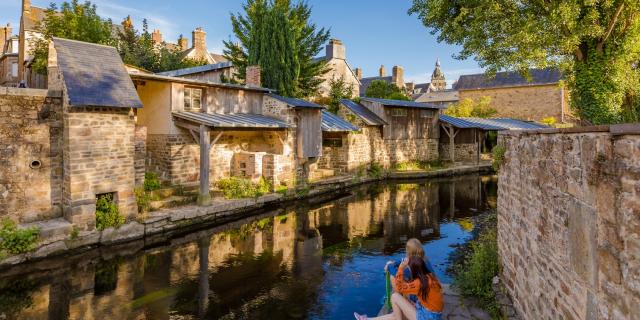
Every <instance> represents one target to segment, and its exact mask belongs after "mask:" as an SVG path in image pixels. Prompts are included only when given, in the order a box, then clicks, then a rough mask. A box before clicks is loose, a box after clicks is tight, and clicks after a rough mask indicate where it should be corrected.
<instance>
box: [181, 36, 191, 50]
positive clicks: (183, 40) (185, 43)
mask: <svg viewBox="0 0 640 320" xmlns="http://www.w3.org/2000/svg"><path fill="white" fill-rule="evenodd" d="M178 46H179V47H180V51H185V50H187V49H189V40H187V38H185V37H183V36H182V35H181V36H180V38H178Z"/></svg>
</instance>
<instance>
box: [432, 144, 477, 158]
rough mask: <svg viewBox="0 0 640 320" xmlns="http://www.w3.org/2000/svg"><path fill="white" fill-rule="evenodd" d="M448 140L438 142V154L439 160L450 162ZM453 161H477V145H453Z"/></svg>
mask: <svg viewBox="0 0 640 320" xmlns="http://www.w3.org/2000/svg"><path fill="white" fill-rule="evenodd" d="M448 142H449V140H448V139H447V140H443V141H440V144H438V153H439V154H440V159H441V160H445V161H450V160H451V156H450V155H449V151H450V150H451V148H450V147H449V143H448ZM453 152H454V161H476V160H477V159H478V145H477V144H476V143H455V144H454V151H453Z"/></svg>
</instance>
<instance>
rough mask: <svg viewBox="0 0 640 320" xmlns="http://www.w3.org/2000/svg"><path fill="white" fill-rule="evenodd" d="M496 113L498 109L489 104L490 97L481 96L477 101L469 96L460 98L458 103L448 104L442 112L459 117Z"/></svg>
mask: <svg viewBox="0 0 640 320" xmlns="http://www.w3.org/2000/svg"><path fill="white" fill-rule="evenodd" d="M497 113H498V110H496V109H495V108H493V107H492V106H491V98H490V97H486V96H485V97H481V98H480V100H479V101H478V102H476V101H474V100H473V99H471V98H466V99H462V100H461V101H459V102H458V103H455V104H453V105H450V106H449V107H448V108H447V109H446V110H445V111H444V114H446V115H448V116H452V117H461V118H468V117H472V118H491V117H493V116H495V115H496V114H497Z"/></svg>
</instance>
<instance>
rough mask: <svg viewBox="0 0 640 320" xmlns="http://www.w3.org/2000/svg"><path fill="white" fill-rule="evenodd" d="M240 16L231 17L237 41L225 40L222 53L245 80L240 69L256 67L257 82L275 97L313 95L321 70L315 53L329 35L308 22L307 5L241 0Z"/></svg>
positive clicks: (322, 66) (323, 70) (278, 0)
mask: <svg viewBox="0 0 640 320" xmlns="http://www.w3.org/2000/svg"><path fill="white" fill-rule="evenodd" d="M243 9H244V14H241V13H237V14H232V15H231V24H232V27H233V33H234V35H235V36H236V38H237V39H238V41H239V43H235V42H233V41H225V42H224V45H225V50H224V55H225V57H226V58H227V59H229V60H230V61H231V62H232V63H233V65H234V66H235V67H236V69H237V77H238V78H239V79H241V80H244V79H245V75H246V67H247V66H249V65H259V66H260V68H261V72H262V74H261V80H262V85H263V86H265V87H269V88H272V89H276V90H278V92H279V93H280V94H281V95H284V96H290V97H309V96H312V95H315V94H316V93H317V91H318V87H319V86H320V84H321V83H322V78H321V77H320V76H321V75H323V74H324V73H326V72H327V67H326V61H324V60H323V59H319V60H315V59H314V58H313V57H315V56H316V55H317V54H318V53H319V52H320V51H321V50H322V47H323V44H324V43H325V42H326V41H327V40H328V39H329V30H325V29H324V28H320V29H318V28H317V27H316V25H315V24H313V23H311V22H310V18H311V8H310V7H309V6H308V5H307V4H306V3H304V2H298V3H296V4H292V3H291V1H289V0H247V2H246V3H245V4H244V6H243Z"/></svg>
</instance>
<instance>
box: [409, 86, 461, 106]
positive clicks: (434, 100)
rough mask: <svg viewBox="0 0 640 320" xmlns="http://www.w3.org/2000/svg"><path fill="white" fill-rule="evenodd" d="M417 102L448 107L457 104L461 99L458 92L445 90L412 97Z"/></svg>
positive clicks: (416, 94)
mask: <svg viewBox="0 0 640 320" xmlns="http://www.w3.org/2000/svg"><path fill="white" fill-rule="evenodd" d="M412 98H413V101H415V102H426V103H431V104H435V105H437V106H441V107H448V106H449V105H451V104H454V103H457V102H458V101H459V100H460V98H459V97H458V91H457V90H453V89H445V90H440V91H431V90H429V91H428V92H425V93H415V94H413V95H412Z"/></svg>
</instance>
